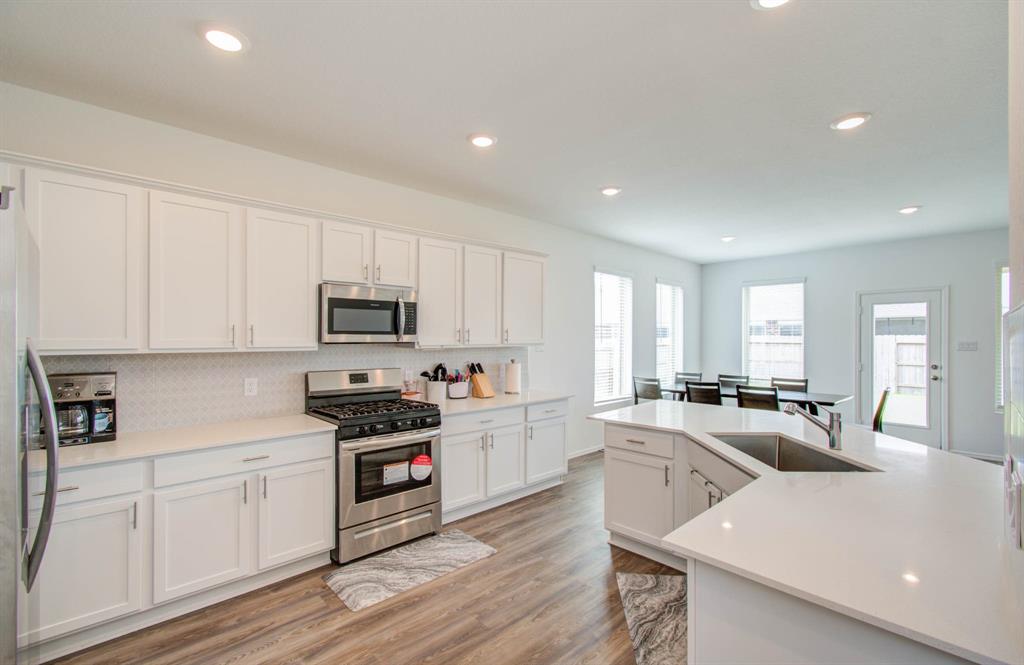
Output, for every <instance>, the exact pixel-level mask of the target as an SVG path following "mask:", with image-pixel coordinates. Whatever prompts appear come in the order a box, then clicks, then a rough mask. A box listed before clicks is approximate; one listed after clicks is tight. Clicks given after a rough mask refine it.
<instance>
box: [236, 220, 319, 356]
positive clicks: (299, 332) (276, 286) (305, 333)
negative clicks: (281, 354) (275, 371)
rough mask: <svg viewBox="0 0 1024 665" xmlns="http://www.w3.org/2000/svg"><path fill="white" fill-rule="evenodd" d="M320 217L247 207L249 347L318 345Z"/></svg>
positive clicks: (312, 346)
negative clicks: (317, 292) (318, 221)
mask: <svg viewBox="0 0 1024 665" xmlns="http://www.w3.org/2000/svg"><path fill="white" fill-rule="evenodd" d="M316 224H317V222H316V220H313V219H309V218H308V217H299V216H296V215H286V214H283V213H276V212H268V211H265V210H257V209H255V208H249V209H248V211H247V212H246V224H245V234H246V242H245V246H246V252H245V276H246V277H245V295H246V298H245V316H246V324H247V327H246V334H247V335H248V337H247V340H246V342H247V345H248V346H249V347H250V348H277V349H293V348H307V349H308V348H316V313H317V312H316V286H317V281H316Z"/></svg>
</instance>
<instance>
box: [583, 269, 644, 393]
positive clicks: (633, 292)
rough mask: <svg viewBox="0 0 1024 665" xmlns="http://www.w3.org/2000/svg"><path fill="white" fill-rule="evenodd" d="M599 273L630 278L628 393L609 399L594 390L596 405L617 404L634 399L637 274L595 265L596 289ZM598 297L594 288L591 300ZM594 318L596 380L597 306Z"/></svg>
mask: <svg viewBox="0 0 1024 665" xmlns="http://www.w3.org/2000/svg"><path fill="white" fill-rule="evenodd" d="M598 274H602V275H609V276H612V277H618V278H620V279H628V280H629V310H628V313H629V324H628V325H624V326H623V331H624V333H625V334H627V335H628V338H627V340H626V343H625V344H624V345H623V346H624V355H623V363H622V369H623V375H624V377H626V378H625V383H626V386H625V387H626V393H625V394H624V395H615V396H612V397H609V398H607V399H598V398H597V391H596V390H595V391H594V397H593V400H594V406H605V405H609V404H616V403H620V402H624V401H626V400H630V401H632V399H633V336H634V335H633V333H634V327H635V325H636V277H635V275H633V273H631V272H629V271H627V270H618V269H615V268H606V267H603V266H600V265H595V266H594V267H593V271H592V273H591V278H590V279H591V282H590V283H591V289H596V283H595V281H596V280H595V278H596V276H597V275H598ZM596 297H597V293H596V290H592V292H591V302H594V300H595V299H596ZM592 318H593V325H594V328H595V330H594V332H592V333H591V342H592V343H593V345H594V347H593V352H592V354H591V358H592V362H593V364H594V365H593V370H592V371H591V380H592V381H596V379H597V335H596V327H597V310H596V308H595V310H594V312H593V316H592Z"/></svg>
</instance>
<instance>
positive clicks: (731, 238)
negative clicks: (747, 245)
mask: <svg viewBox="0 0 1024 665" xmlns="http://www.w3.org/2000/svg"><path fill="white" fill-rule="evenodd" d="M735 239H736V236H722V242H732V241H733V240H735Z"/></svg>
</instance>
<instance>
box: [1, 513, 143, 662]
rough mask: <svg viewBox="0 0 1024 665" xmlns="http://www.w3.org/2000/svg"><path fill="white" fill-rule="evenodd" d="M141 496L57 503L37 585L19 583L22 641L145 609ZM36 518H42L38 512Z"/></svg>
mask: <svg viewBox="0 0 1024 665" xmlns="http://www.w3.org/2000/svg"><path fill="white" fill-rule="evenodd" d="M139 500H140V499H139V495H129V496H126V497H121V498H118V499H116V500H102V501H99V502H89V503H85V504H71V505H66V506H59V507H58V508H57V510H56V512H55V514H54V521H53V528H52V530H51V531H50V539H49V542H48V545H47V548H46V555H45V556H44V557H43V562H42V565H41V566H40V568H39V574H38V576H37V578H36V584H35V586H34V587H33V588H32V591H31V592H30V593H25V590H24V589H25V587H24V586H23V585H22V584H21V583H20V582H19V584H18V587H19V589H20V590H21V593H20V595H21V598H20V599H19V603H18V604H19V608H18V610H19V616H18V627H19V630H18V633H19V635H18V637H19V644H21V645H25V644H31V643H35V642H39V641H41V640H46V639H49V638H51V637H54V636H56V635H61V634H63V633H67V632H70V631H73V630H77V629H79V628H83V627H85V626H90V625H93V624H96V623H99V622H101V621H107V620H110V619H113V618H116V617H119V616H122V615H125V614H130V613H132V612H135V611H137V610H139V609H141V607H142V537H141V536H140V531H139V529H140V527H141V524H140V522H139V520H140V518H141V515H140V514H139ZM32 521H33V522H38V513H36V514H35V515H33V516H32ZM30 537H31V538H35V533H32V534H30Z"/></svg>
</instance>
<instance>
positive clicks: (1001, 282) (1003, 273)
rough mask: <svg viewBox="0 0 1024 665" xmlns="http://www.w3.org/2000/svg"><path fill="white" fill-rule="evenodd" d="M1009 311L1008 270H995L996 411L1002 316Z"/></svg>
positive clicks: (1000, 397) (999, 402) (999, 395)
mask: <svg viewBox="0 0 1024 665" xmlns="http://www.w3.org/2000/svg"><path fill="white" fill-rule="evenodd" d="M1009 311H1010V268H1009V266H999V267H997V268H996V409H1002V408H1003V315H1004V314H1006V313H1007V312H1009Z"/></svg>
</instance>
